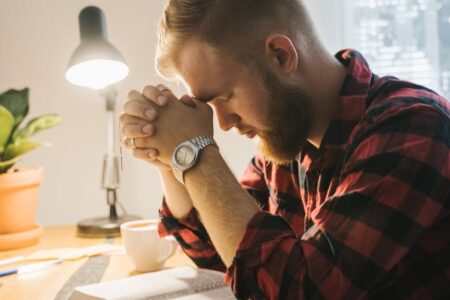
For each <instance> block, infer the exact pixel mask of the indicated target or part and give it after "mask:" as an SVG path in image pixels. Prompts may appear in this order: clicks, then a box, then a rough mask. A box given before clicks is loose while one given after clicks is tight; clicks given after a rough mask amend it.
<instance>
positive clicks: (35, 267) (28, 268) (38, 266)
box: [0, 259, 63, 277]
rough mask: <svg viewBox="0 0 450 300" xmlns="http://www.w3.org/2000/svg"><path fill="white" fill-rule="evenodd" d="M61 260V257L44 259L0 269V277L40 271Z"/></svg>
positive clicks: (59, 262)
mask: <svg viewBox="0 0 450 300" xmlns="http://www.w3.org/2000/svg"><path fill="white" fill-rule="evenodd" d="M62 262H63V260H62V259H55V260H50V261H44V262H39V263H34V264H29V265H25V266H21V267H17V268H12V269H6V270H0V277H2V276H8V275H13V274H19V275H20V274H26V273H31V272H36V271H41V270H45V269H48V268H50V267H52V266H54V265H58V264H61V263H62Z"/></svg>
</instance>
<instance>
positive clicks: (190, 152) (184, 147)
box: [172, 135, 217, 184]
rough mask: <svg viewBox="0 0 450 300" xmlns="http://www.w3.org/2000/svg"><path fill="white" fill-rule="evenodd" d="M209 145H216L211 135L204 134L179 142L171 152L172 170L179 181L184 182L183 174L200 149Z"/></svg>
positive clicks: (195, 159) (193, 162)
mask: <svg viewBox="0 0 450 300" xmlns="http://www.w3.org/2000/svg"><path fill="white" fill-rule="evenodd" d="M209 145H213V146H216V147H217V144H216V142H215V141H214V139H213V138H212V137H211V136H208V135H204V136H200V137H196V138H194V139H192V140H190V141H186V142H184V143H181V144H179V145H178V146H177V147H176V148H175V150H174V151H173V154H172V171H173V174H174V176H175V178H176V179H178V181H179V182H181V183H182V184H184V174H185V173H186V172H187V171H188V170H190V169H192V168H193V167H194V166H195V164H196V163H197V161H198V159H199V154H200V151H201V150H203V149H204V148H205V147H206V146H209Z"/></svg>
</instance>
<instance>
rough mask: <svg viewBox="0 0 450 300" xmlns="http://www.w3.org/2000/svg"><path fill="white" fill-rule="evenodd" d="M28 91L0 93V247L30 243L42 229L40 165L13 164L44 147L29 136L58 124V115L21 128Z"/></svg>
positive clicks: (41, 173) (25, 111)
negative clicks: (39, 218)
mask: <svg viewBox="0 0 450 300" xmlns="http://www.w3.org/2000/svg"><path fill="white" fill-rule="evenodd" d="M28 93H29V90H28V88H25V89H23V90H8V91H6V92H4V93H1V94H0V250H6V249H13V248H19V247H23V246H28V245H30V244H33V243H35V242H37V241H38V239H39V236H40V233H41V232H42V226H38V225H36V224H35V210H36V204H37V196H38V190H39V185H40V182H41V180H42V176H43V168H42V167H33V168H15V167H14V166H15V164H16V163H17V162H18V161H19V160H20V159H21V157H22V156H23V155H24V154H26V153H27V152H29V151H31V150H34V149H36V148H38V147H40V146H46V144H44V143H40V142H36V141H32V140H30V139H29V137H31V136H32V135H34V134H36V133H38V132H40V131H42V130H44V129H47V128H51V127H53V126H56V125H58V124H60V123H61V117H60V116H59V115H56V114H49V115H44V116H40V117H37V118H34V119H32V120H30V121H29V122H28V123H27V124H26V125H25V126H23V127H21V126H20V125H21V123H22V121H23V120H24V119H25V117H26V116H27V114H28V110H29V103H28Z"/></svg>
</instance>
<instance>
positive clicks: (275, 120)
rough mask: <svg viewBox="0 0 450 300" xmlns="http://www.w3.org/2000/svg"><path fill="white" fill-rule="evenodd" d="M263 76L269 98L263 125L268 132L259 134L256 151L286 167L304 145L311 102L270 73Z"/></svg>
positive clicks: (296, 89)
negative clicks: (257, 149)
mask: <svg viewBox="0 0 450 300" xmlns="http://www.w3.org/2000/svg"><path fill="white" fill-rule="evenodd" d="M264 73H265V74H263V83H264V85H265V87H266V89H267V91H268V92H269V96H270V102H269V104H268V106H267V111H266V113H265V123H266V125H267V127H268V128H270V129H269V130H266V131H263V132H258V135H259V137H260V141H259V143H258V148H259V150H260V151H261V152H262V154H263V155H264V156H265V157H266V158H267V159H268V160H270V161H272V162H274V163H277V164H287V163H289V162H291V161H292V160H294V159H296V158H297V156H298V154H299V152H300V151H302V149H303V148H304V147H305V145H306V143H307V134H308V131H309V129H310V126H311V121H312V120H311V101H312V99H311V98H310V97H309V96H308V95H307V94H306V92H305V91H303V90H302V89H300V88H297V87H293V86H287V85H283V84H282V83H281V82H280V80H279V79H278V77H277V76H276V75H275V74H273V73H272V72H270V71H269V70H267V71H265V72H264Z"/></svg>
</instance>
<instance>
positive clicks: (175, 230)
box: [158, 156, 268, 272]
mask: <svg viewBox="0 0 450 300" xmlns="http://www.w3.org/2000/svg"><path fill="white" fill-rule="evenodd" d="M263 166H264V160H263V157H262V156H257V157H255V158H253V159H252V160H251V162H250V163H249V165H248V166H247V168H246V170H245V171H244V176H243V177H242V179H241V185H242V186H243V187H244V188H246V189H247V191H248V192H249V193H250V194H251V195H252V196H253V197H254V198H255V199H256V200H257V201H258V203H259V204H260V206H261V207H262V208H264V207H265V206H266V205H267V198H268V189H267V186H266V185H265V183H264V172H263V169H262V167H263ZM159 216H160V220H161V221H160V223H159V225H158V230H159V234H160V236H162V237H164V236H167V235H173V236H174V237H175V238H176V240H177V241H178V243H179V244H180V246H181V248H182V249H183V251H184V253H186V255H187V256H189V257H190V258H191V259H192V261H193V262H194V263H195V264H196V265H197V266H198V267H201V268H207V269H213V270H218V271H222V272H225V271H226V267H225V265H224V264H223V262H222V260H221V258H220V256H219V255H218V253H217V251H216V249H215V247H214V245H213V244H212V242H211V239H210V237H209V235H208V233H207V231H206V229H205V227H204V226H203V224H202V223H201V221H200V220H199V217H198V215H197V211H196V210H195V209H194V208H193V209H192V210H191V211H190V213H189V214H188V215H187V216H186V217H185V218H183V219H181V220H178V219H176V218H174V217H173V216H172V214H171V212H170V210H169V207H168V206H167V204H166V202H165V201H164V200H163V204H162V207H161V208H160V210H159Z"/></svg>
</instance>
